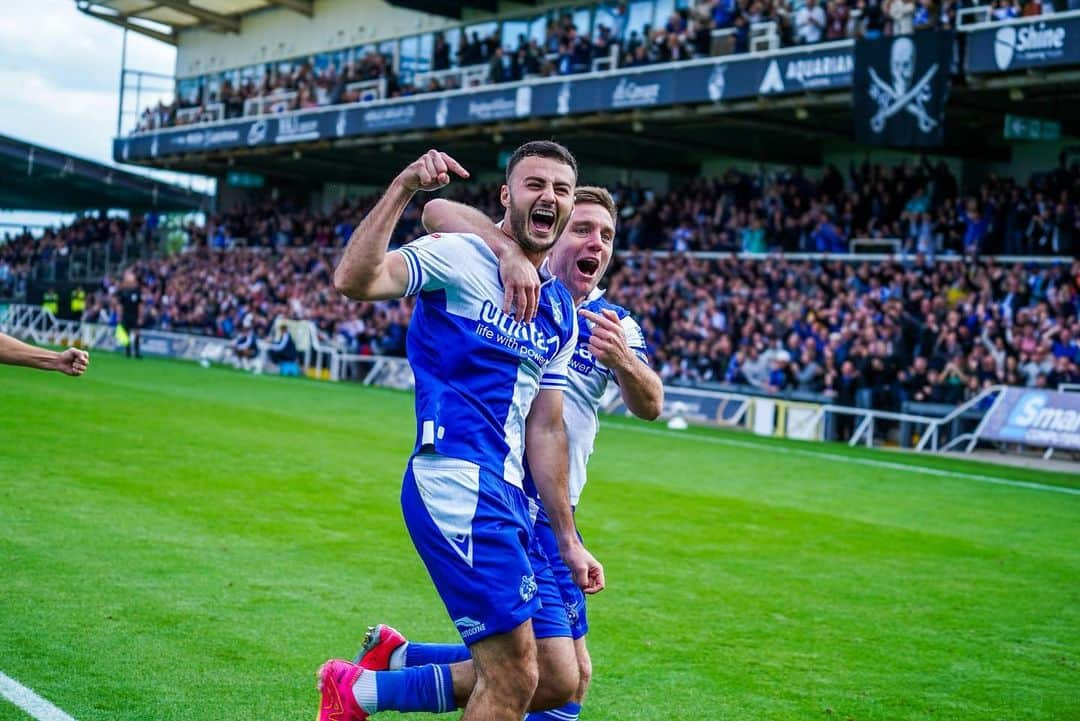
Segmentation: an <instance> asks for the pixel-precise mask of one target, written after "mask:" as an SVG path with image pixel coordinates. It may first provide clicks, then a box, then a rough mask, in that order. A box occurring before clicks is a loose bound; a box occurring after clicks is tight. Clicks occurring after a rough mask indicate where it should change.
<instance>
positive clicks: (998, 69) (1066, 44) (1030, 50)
mask: <svg viewBox="0 0 1080 721" xmlns="http://www.w3.org/2000/svg"><path fill="white" fill-rule="evenodd" d="M1078 64H1080V13H1076V14H1070V16H1069V17H1064V18H1057V19H1055V18H1054V16H1052V15H1051V16H1039V17H1036V18H1032V19H1029V20H1027V21H1023V22H1021V21H1013V22H1009V23H1003V24H1001V25H1000V26H999V27H989V28H985V29H982V30H975V31H972V32H971V33H968V37H967V53H966V58H965V63H964V66H965V69H966V70H967V72H969V73H1005V72H1011V71H1015V70H1025V69H1028V68H1050V67H1054V66H1056V65H1078Z"/></svg>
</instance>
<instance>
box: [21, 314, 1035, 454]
mask: <svg viewBox="0 0 1080 721" xmlns="http://www.w3.org/2000/svg"><path fill="white" fill-rule="evenodd" d="M279 324H281V325H283V326H285V327H287V328H288V330H289V332H290V334H291V336H292V338H293V342H294V343H295V345H296V350H297V353H298V356H299V359H300V364H301V365H302V366H303V367H304V369H305V375H307V376H309V377H312V378H316V379H322V380H329V381H355V382H360V383H363V384H364V385H377V386H383V387H389V388H396V389H399V390H412V389H413V387H414V383H415V382H414V378H413V373H412V369H411V368H410V367H409V363H408V361H407V360H406V359H405V358H400V357H392V356H378V355H357V354H352V353H346V352H343V351H342V350H341V349H340V348H338V347H336V346H335V345H333V344H332V343H330V342H328V341H327V340H326V339H325V338H321V337H320V334H319V332H318V329H317V328H316V327H315V325H314V324H313V323H311V322H310V321H300V320H281V321H279ZM0 331H3V332H5V333H8V334H10V335H13V336H15V337H18V338H22V339H25V340H29V341H31V342H34V343H38V344H43V345H57V346H66V345H79V346H81V347H84V348H97V349H103V350H115V349H117V348H118V344H117V341H116V337H115V335H116V334H115V328H114V327H112V326H109V325H105V324H98V323H80V322H77V321H68V320H60V319H57V318H56V317H55V316H53V314H52V313H50V312H49V311H47V310H44V309H43V308H41V307H40V306H29V305H10V306H0ZM141 338H142V340H141V346H142V352H143V353H146V354H148V355H158V356H165V357H172V358H184V359H187V360H193V361H198V362H203V363H206V362H212V363H222V364H226V365H232V366H234V367H238V368H244V369H247V370H250V369H252V367H253V363H252V361H251V360H250V359H248V360H244V359H240V358H238V357H237V356H236V353H235V352H234V350H233V345H232V342H231V341H229V340H226V339H223V338H214V337H210V336H200V335H193V334H186V333H171V332H167V331H160V330H144V331H142V334H141ZM259 347H260V355H259V361H258V362H257V363H255V364H254V367H257V368H259V369H260V370H261V368H262V366H263V360H264V359H265V358H266V350H267V344H265V343H263V342H261V341H260V343H259ZM1005 388H1006V387H1005V386H994V387H992V388H988V389H986V390H984V391H982V392H981V393H979V394H978V395H977V396H975V397H974V398H972V399H970V400H969V401H967V402H966V403H964V404H962V405H959V406H956V407H955V408H953V409H951V410H950V411H949V412H948V413H946V414H945V415H941V416H937V415H922V414H918V413H897V412H892V411H882V410H876V409H872V408H857V407H851V406H838V405H833V404H829V403H817V402H813V401H805V400H793V399H788V398H783V397H777V396H759V395H753V394H750V393H743V392H739V391H737V390H732V391H722V390H711V389H710V390H706V389H700V388H686V387H681V386H667V387H665V391H664V392H665V396H664V408H663V411H662V413H661V417H662V418H664V419H667V420H669V422H671V423H672V424H673V425H672V427H678V426H679V425H681V426H682V427H685V424H687V423H694V424H698V425H712V426H721V427H728V428H740V429H743V430H746V431H749V432H752V433H755V434H757V435H763V436H777V437H783V438H793V439H798V440H807V441H823V440H843V441H845V442H846V443H847V444H848V445H849V446H859V445H862V446H866V447H873V446H875V445H882V444H884V443H886V442H891V443H896V444H899V445H904V446H912V447H913V448H914V450H916V451H919V452H934V453H936V452H945V451H953V450H961V451H963V452H965V453H970V452H972V451H973V450H974V449H975V448H976V446H977V444H978V443H979V441H980V431H981V429H982V427H983V425H984V421H985V418H986V417H987V415H986V414H987V411H988V410H989V409H990V407H991V404H992V401H993V400H994V398H996V397H997V396H998V394H999V393H1001V392H1002V391H1004V390H1005ZM601 409H602V410H604V411H605V412H607V413H611V414H615V415H629V412H628V411H627V409H626V407H625V405H624V404H623V403H622V399H621V397H620V395H619V392H618V389H617V388H612V389H610V391H609V393H608V395H607V396H606V397H605V398H604V399H603V400H602V402H601ZM965 424H966V426H967V429H965ZM1051 453H1052V451H1049V450H1048V451H1047V453H1046V457H1050V455H1051Z"/></svg>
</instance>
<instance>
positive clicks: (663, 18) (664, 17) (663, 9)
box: [653, 0, 675, 28]
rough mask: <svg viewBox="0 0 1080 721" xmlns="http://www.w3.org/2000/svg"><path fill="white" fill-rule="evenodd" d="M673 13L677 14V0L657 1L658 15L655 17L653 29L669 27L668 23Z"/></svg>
mask: <svg viewBox="0 0 1080 721" xmlns="http://www.w3.org/2000/svg"><path fill="white" fill-rule="evenodd" d="M673 12H675V0H656V14H655V15H653V27H654V28H662V27H664V26H665V25H667V21H668V19H669V18H670V17H671V13H673Z"/></svg>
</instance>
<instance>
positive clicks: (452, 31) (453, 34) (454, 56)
mask: <svg viewBox="0 0 1080 721" xmlns="http://www.w3.org/2000/svg"><path fill="white" fill-rule="evenodd" d="M442 36H443V38H444V39H445V40H446V46H447V47H448V48H449V49H450V67H452V68H456V67H457V66H458V48H460V47H461V28H448V29H446V30H444V31H443V33H442Z"/></svg>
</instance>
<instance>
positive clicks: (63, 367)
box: [0, 333, 90, 376]
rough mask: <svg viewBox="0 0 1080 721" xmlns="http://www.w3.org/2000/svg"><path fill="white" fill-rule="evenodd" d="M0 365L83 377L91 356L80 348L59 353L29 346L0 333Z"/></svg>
mask: <svg viewBox="0 0 1080 721" xmlns="http://www.w3.org/2000/svg"><path fill="white" fill-rule="evenodd" d="M0 363H5V364H7V365H13V366H26V367H28V368H38V369H40V370H43V371H59V372H60V373H64V374H65V375H69V376H81V375H82V374H83V373H85V372H86V366H87V365H89V363H90V354H89V353H87V352H86V351H84V350H79V349H78V348H68V349H67V350H65V351H61V352H59V353H58V352H56V351H52V350H49V349H48V348H38V347H37V346H32V345H27V344H26V343H23V342H22V341H21V340H18V339H16V338H12V337H11V336H9V335H4V334H3V333H0Z"/></svg>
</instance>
